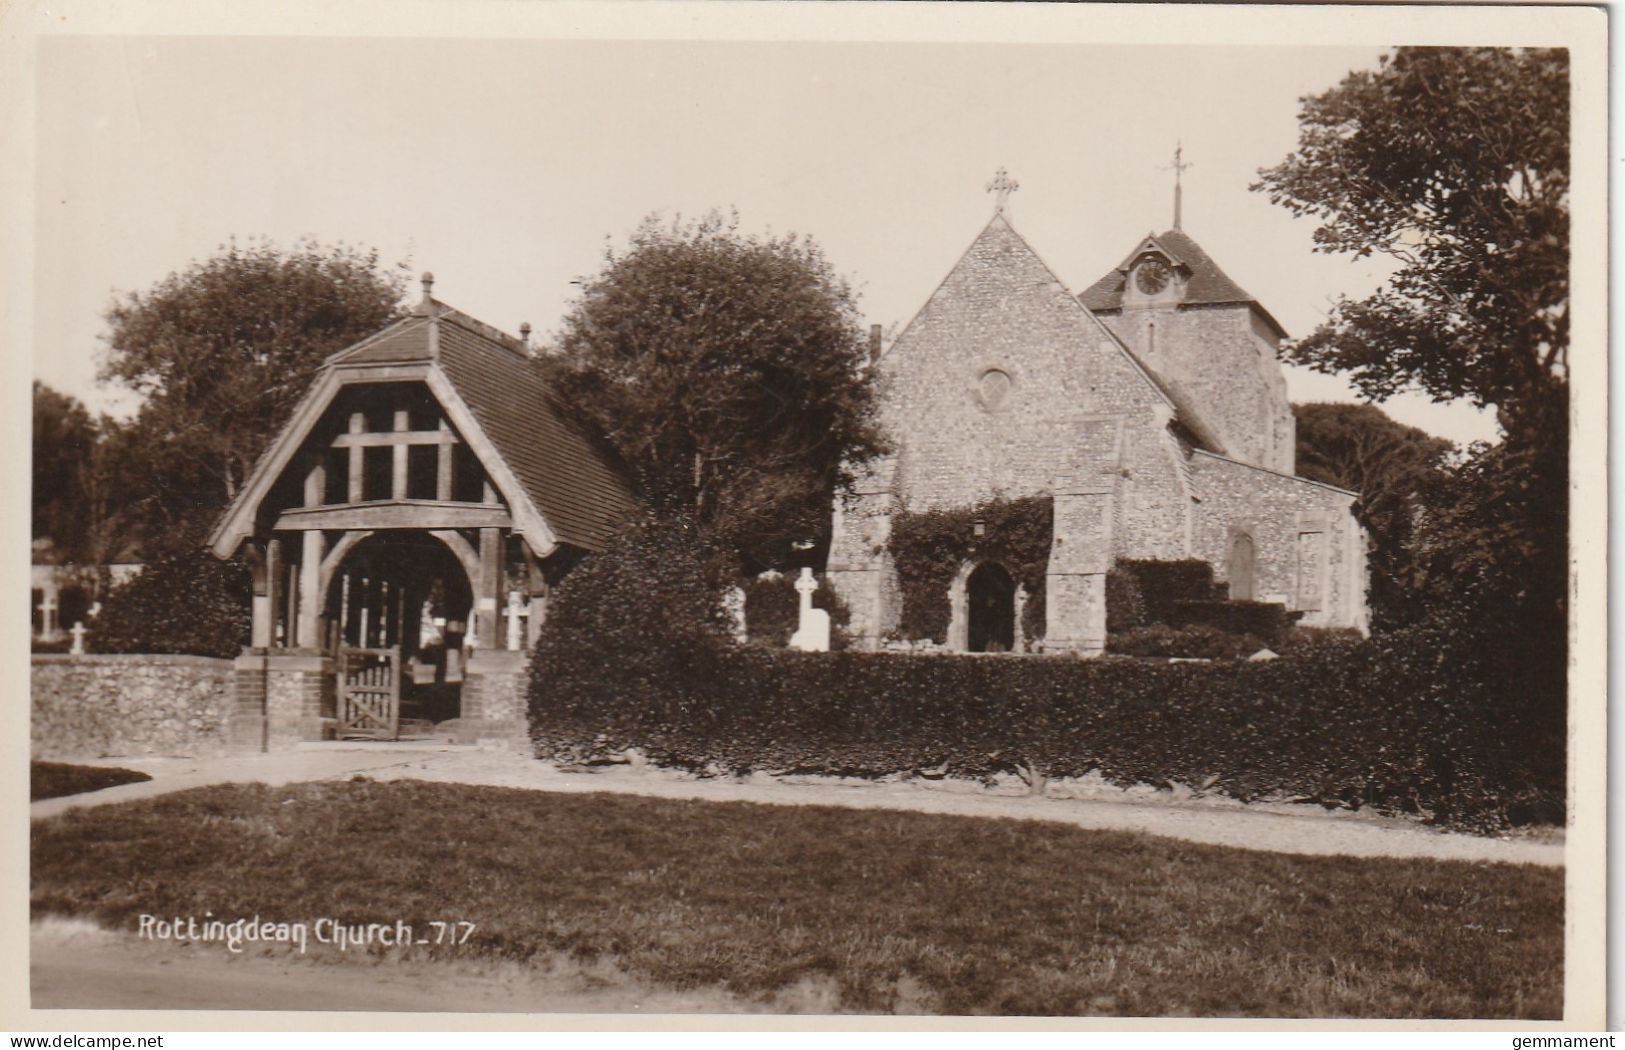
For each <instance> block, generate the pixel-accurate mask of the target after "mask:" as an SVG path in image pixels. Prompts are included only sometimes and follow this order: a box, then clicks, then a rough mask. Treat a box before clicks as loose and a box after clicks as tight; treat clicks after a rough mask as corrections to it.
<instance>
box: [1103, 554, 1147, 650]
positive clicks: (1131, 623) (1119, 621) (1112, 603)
mask: <svg viewBox="0 0 1625 1050" xmlns="http://www.w3.org/2000/svg"><path fill="white" fill-rule="evenodd" d="M1145 622H1146V620H1145V595H1143V594H1141V593H1140V581H1139V579H1138V578H1137V577H1136V576H1135V575H1134V573H1133V572H1131V571H1129V570H1128V569H1125V568H1123V567H1122V566H1121V565H1118V566H1116V567H1114V568H1113V569H1111V570H1110V571H1109V572H1107V573H1106V633H1107V634H1121V633H1122V632H1124V631H1131V630H1133V629H1134V628H1136V627H1144V626H1145Z"/></svg>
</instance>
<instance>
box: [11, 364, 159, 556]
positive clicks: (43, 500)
mask: <svg viewBox="0 0 1625 1050" xmlns="http://www.w3.org/2000/svg"><path fill="white" fill-rule="evenodd" d="M123 439H124V430H123V428H122V427H121V426H120V425H119V424H118V423H117V422H116V421H115V420H113V419H111V418H109V417H107V416H102V417H101V418H99V419H93V418H91V415H90V413H89V411H87V410H86V408H85V406H84V405H83V404H82V403H81V402H80V401H79V400H78V399H77V398H73V397H70V396H68V395H66V394H62V393H59V392H57V391H55V390H52V389H51V388H50V387H48V386H46V385H44V384H43V383H40V382H38V381H36V382H35V383H34V450H33V451H34V456H33V466H34V490H33V527H34V528H33V536H34V540H35V542H36V544H40V545H45V546H46V547H48V549H49V551H50V555H49V556H50V557H51V558H53V559H54V560H55V561H57V562H59V563H64V564H76V565H105V564H107V563H108V562H110V561H112V560H114V558H115V556H117V555H119V554H120V553H121V552H122V551H123V549H124V548H126V547H128V546H129V545H130V544H131V543H132V542H134V539H135V537H134V535H133V530H132V527H131V520H130V519H131V515H130V513H129V508H128V505H127V503H126V501H125V498H124V497H125V496H126V495H127V489H128V486H127V484H126V483H125V481H124V478H125V476H126V473H127V472H126V471H124V470H123V469H122V467H121V459H122V455H121V449H122V447H123Z"/></svg>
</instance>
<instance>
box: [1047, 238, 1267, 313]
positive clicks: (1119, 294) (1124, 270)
mask: <svg viewBox="0 0 1625 1050" xmlns="http://www.w3.org/2000/svg"><path fill="white" fill-rule="evenodd" d="M1147 240H1153V241H1155V242H1156V244H1157V246H1158V247H1160V248H1162V249H1163V250H1164V251H1166V252H1167V253H1168V254H1169V255H1172V256H1173V257H1174V261H1175V262H1177V263H1180V264H1181V265H1183V266H1184V267H1185V268H1186V269H1187V270H1189V271H1190V280H1189V282H1188V283H1187V284H1186V286H1185V295H1184V297H1183V298H1182V299H1181V300H1180V302H1181V303H1182V304H1183V305H1187V306H1217V305H1220V304H1224V303H1246V304H1247V305H1249V306H1251V307H1253V308H1254V309H1255V310H1257V311H1258V312H1259V314H1260V315H1262V316H1263V318H1264V320H1265V321H1266V322H1268V323H1269V325H1270V327H1271V328H1273V329H1274V330H1275V331H1276V332H1277V333H1279V334H1280V335H1281V336H1282V337H1283V338H1284V337H1285V334H1286V333H1285V331H1284V330H1283V329H1282V328H1281V326H1280V324H1279V323H1277V322H1276V320H1275V318H1273V317H1271V316H1270V313H1269V311H1268V310H1266V309H1264V307H1263V304H1261V303H1260V302H1259V301H1258V300H1257V299H1254V298H1253V297H1252V296H1251V295H1249V294H1248V293H1247V290H1246V289H1244V288H1242V287H1241V285H1239V284H1237V283H1236V282H1235V281H1233V280H1231V279H1230V276H1229V275H1228V274H1226V273H1225V272H1224V271H1223V270H1221V269H1220V268H1219V264H1218V263H1216V262H1214V261H1213V260H1212V259H1211V258H1210V257H1209V256H1208V254H1207V252H1205V251H1203V250H1202V246H1201V245H1199V244H1197V243H1196V242H1195V241H1194V240H1192V239H1191V238H1190V237H1189V236H1188V235H1186V233H1185V232H1184V231H1183V230H1165V231H1164V232H1162V233H1159V234H1155V235H1154V236H1152V237H1149V238H1147ZM1144 247H1145V242H1144V241H1142V242H1141V243H1140V245H1138V246H1136V247H1135V249H1134V251H1132V252H1130V253H1129V255H1128V256H1127V257H1126V258H1124V259H1123V261H1122V262H1121V263H1119V264H1118V266H1117V268H1116V269H1115V270H1112V271H1111V272H1110V273H1108V274H1106V276H1104V277H1102V278H1101V279H1100V280H1098V281H1096V282H1095V283H1094V284H1092V285H1090V286H1089V287H1087V288H1085V289H1084V290H1083V291H1081V292H1079V293H1078V298H1079V299H1080V300H1082V301H1083V305H1085V306H1087V307H1088V308H1089V309H1091V310H1097V311H1098V310H1116V309H1119V308H1121V307H1122V305H1123V290H1124V288H1125V287H1127V284H1128V269H1129V265H1130V264H1131V263H1133V262H1134V260H1135V258H1136V257H1137V256H1138V255H1139V254H1140V252H1141V251H1142V250H1143V249H1144Z"/></svg>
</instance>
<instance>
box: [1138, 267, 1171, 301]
mask: <svg viewBox="0 0 1625 1050" xmlns="http://www.w3.org/2000/svg"><path fill="white" fill-rule="evenodd" d="M1170 276H1171V275H1170V274H1169V272H1168V264H1167V263H1165V262H1163V261H1162V260H1161V259H1147V260H1146V261H1145V262H1143V263H1141V264H1140V268H1139V269H1138V270H1136V271H1134V283H1135V284H1136V285H1138V286H1139V289H1140V291H1142V292H1144V293H1145V294H1146V295H1156V294H1157V293H1158V292H1160V291H1162V290H1163V289H1164V288H1166V287H1168V278H1169V277H1170Z"/></svg>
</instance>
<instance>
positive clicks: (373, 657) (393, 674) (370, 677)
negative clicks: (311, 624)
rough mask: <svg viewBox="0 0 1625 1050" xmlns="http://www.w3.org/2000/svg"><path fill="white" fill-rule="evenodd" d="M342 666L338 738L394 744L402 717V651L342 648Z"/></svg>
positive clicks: (397, 647) (394, 648) (396, 648)
mask: <svg viewBox="0 0 1625 1050" xmlns="http://www.w3.org/2000/svg"><path fill="white" fill-rule="evenodd" d="M338 663H339V690H338V692H339V703H338V709H339V712H338V713H339V729H338V735H339V736H340V737H341V738H345V737H351V738H353V737H363V738H366V739H369V740H394V739H395V738H396V736H397V735H398V734H399V730H400V717H401V647H400V646H398V645H397V646H395V647H393V648H390V649H351V648H349V647H347V646H345V647H340V649H339V661H338Z"/></svg>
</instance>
